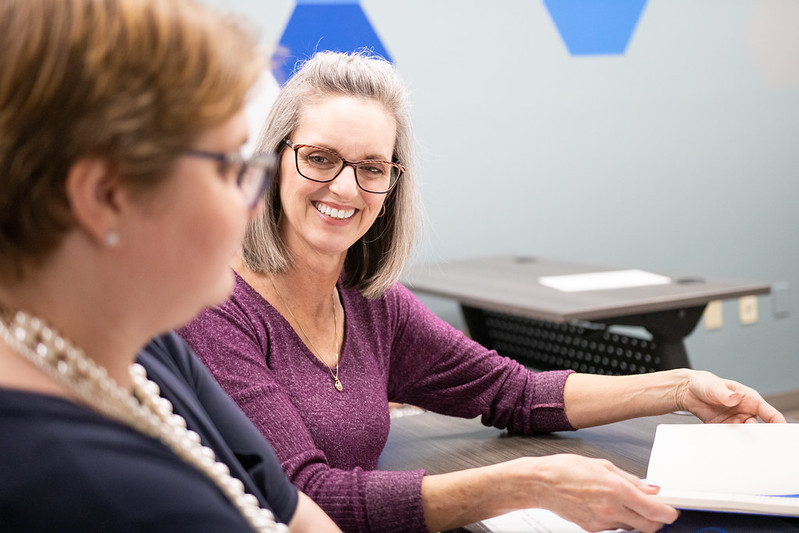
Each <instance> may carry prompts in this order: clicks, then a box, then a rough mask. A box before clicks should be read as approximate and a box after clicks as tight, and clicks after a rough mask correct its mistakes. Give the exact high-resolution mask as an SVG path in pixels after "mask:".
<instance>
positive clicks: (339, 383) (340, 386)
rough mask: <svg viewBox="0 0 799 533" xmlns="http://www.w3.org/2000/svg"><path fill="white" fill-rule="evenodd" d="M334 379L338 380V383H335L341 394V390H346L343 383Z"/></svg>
mask: <svg viewBox="0 0 799 533" xmlns="http://www.w3.org/2000/svg"><path fill="white" fill-rule="evenodd" d="M333 379H335V380H336V383H335V386H336V390H337V391H339V392H341V390H342V389H343V388H344V385H342V384H341V382H340V381H339V380H338V378H333Z"/></svg>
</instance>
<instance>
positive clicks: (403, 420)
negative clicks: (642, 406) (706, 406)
mask: <svg viewBox="0 0 799 533" xmlns="http://www.w3.org/2000/svg"><path fill="white" fill-rule="evenodd" d="M694 422H698V420H697V419H696V418H695V417H694V416H692V415H680V414H668V415H663V416H653V417H646V418H638V419H635V420H627V421H624V422H618V423H615V424H609V425H606V426H599V427H595V428H587V429H581V430H579V431H565V432H560V433H553V434H548V435H537V436H510V435H508V433H507V432H506V431H501V430H499V429H496V428H489V427H485V426H484V425H482V424H481V423H480V419H479V418H475V419H472V420H468V419H463V418H454V417H449V416H444V415H439V414H436V413H431V412H425V413H422V414H416V415H409V416H403V417H400V418H396V419H393V420H392V421H391V432H390V434H389V437H388V443H387V444H386V447H385V449H384V450H383V454H382V455H381V456H380V461H379V464H378V468H379V469H381V470H412V469H415V468H424V469H425V470H427V472H428V473H429V474H444V473H447V472H453V471H456V470H463V469H465V468H473V467H477V466H485V465H490V464H494V463H499V462H502V461H508V460H510V459H515V458H517V457H522V456H542V455H551V454H555V453H576V454H580V455H584V456H586V457H601V458H604V459H608V460H610V461H612V462H613V463H614V464H616V465H617V466H618V467H619V468H623V469H624V470H626V471H628V472H630V473H632V474H635V475H636V476H638V477H644V476H646V467H647V464H648V463H649V452H650V450H651V449H652V441H653V440H654V438H655V429H656V428H657V425H658V424H689V423H694Z"/></svg>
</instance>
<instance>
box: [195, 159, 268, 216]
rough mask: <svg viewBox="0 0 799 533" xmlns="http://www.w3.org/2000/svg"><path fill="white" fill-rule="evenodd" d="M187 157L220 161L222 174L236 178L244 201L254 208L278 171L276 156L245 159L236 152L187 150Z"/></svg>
mask: <svg viewBox="0 0 799 533" xmlns="http://www.w3.org/2000/svg"><path fill="white" fill-rule="evenodd" d="M186 155H190V156H195V157H204V158H206V159H212V160H214V161H218V162H219V164H220V172H221V173H222V174H224V175H225V176H230V175H234V176H236V185H238V187H239V190H241V194H242V195H243V196H244V201H245V202H246V203H247V205H248V206H250V207H254V206H255V205H256V204H257V203H258V200H260V199H261V195H262V194H263V192H264V191H265V190H266V189H267V187H269V185H270V184H271V183H272V179H273V178H274V177H275V171H276V170H277V157H275V155H274V154H269V153H260V154H255V155H253V156H252V157H248V158H245V157H243V156H241V155H240V154H237V153H234V152H209V151H207V150H196V149H194V150H186Z"/></svg>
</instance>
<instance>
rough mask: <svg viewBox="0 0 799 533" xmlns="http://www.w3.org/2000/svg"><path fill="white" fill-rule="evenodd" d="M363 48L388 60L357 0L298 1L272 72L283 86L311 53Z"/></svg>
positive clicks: (350, 50)
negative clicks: (298, 62) (297, 65)
mask: <svg viewBox="0 0 799 533" xmlns="http://www.w3.org/2000/svg"><path fill="white" fill-rule="evenodd" d="M364 48H366V49H369V50H371V51H372V52H373V53H375V54H377V55H379V56H382V57H384V58H386V59H387V60H389V61H391V57H390V56H389V55H388V52H386V49H385V48H384V47H383V44H382V43H381V42H380V38H379V37H378V36H377V33H375V31H374V29H373V28H372V24H371V23H370V22H369V19H368V18H367V17H366V13H364V11H363V9H362V8H361V6H360V4H359V2H358V0H349V1H347V0H337V1H336V0H327V1H325V0H297V5H296V6H295V7H294V12H293V13H292V14H291V18H290V19H289V21H288V24H286V29H285V30H284V31H283V36H282V37H281V38H280V51H279V52H278V53H277V54H275V58H274V59H275V67H274V69H273V71H272V73H273V74H274V76H275V79H277V81H278V83H280V84H281V85H282V84H283V83H285V82H286V80H288V79H289V78H290V77H291V75H292V74H293V73H294V66H295V64H296V63H297V61H298V60H303V59H308V58H309V57H311V56H312V55H313V54H314V52H318V51H320V50H331V51H337V52H352V51H355V50H359V49H364Z"/></svg>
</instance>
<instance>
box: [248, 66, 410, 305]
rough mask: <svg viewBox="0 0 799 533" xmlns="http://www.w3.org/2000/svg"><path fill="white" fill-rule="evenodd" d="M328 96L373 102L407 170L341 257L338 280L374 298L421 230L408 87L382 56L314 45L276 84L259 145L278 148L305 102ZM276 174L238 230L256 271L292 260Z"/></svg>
mask: <svg viewBox="0 0 799 533" xmlns="http://www.w3.org/2000/svg"><path fill="white" fill-rule="evenodd" d="M326 96H351V97H355V98H364V99H368V100H373V101H376V102H378V103H380V104H381V105H383V106H384V107H385V108H386V110H388V112H389V113H391V115H392V116H393V118H394V120H395V122H396V124H397V131H396V134H397V135H396V141H395V143H394V153H393V154H392V157H393V158H394V159H395V160H397V161H399V162H400V163H402V165H403V166H404V167H405V169H406V170H405V172H404V173H403V175H402V177H401V178H400V179H399V181H398V182H397V185H396V186H395V187H394V189H392V191H391V192H390V193H389V194H388V197H387V198H386V200H385V210H386V211H385V215H384V216H382V217H378V218H377V220H376V221H375V223H374V224H372V227H370V228H369V230H367V232H366V234H365V235H364V236H363V237H362V238H361V239H360V240H359V241H358V242H356V243H355V244H354V245H352V246H351V247H350V249H349V250H348V251H347V258H346V260H345V263H344V286H345V287H357V288H358V289H359V290H360V291H361V293H363V295H364V296H366V297H367V298H377V297H379V296H381V295H382V294H383V293H384V292H385V291H386V289H388V288H389V287H390V286H391V284H392V283H394V282H395V281H396V280H397V279H398V278H399V275H400V274H401V272H402V269H403V268H404V267H405V263H406V262H407V260H408V258H409V257H410V254H411V253H412V251H413V246H414V244H415V239H416V234H417V232H418V229H419V213H420V200H419V196H418V191H417V186H416V157H415V150H414V148H415V146H414V138H413V131H412V128H411V119H410V108H409V101H408V94H407V90H406V88H405V85H404V84H403V83H402V81H401V80H400V78H399V75H398V74H397V72H396V71H395V69H394V67H393V66H392V65H391V64H390V63H389V62H388V61H386V60H385V59H382V58H380V57H377V56H374V55H370V54H369V53H368V52H353V53H339V52H318V53H317V54H315V55H314V56H313V57H312V58H311V59H309V60H308V61H306V62H305V63H304V64H303V65H302V67H301V68H300V69H299V70H298V71H297V72H296V73H295V74H294V76H293V77H292V78H291V79H290V80H289V81H288V82H287V83H286V85H285V86H284V87H283V89H282V90H281V91H280V94H279V95H278V97H277V99H276V101H275V103H274V104H273V105H272V108H271V109H270V111H269V115H268V116H267V119H266V122H265V124H264V126H263V130H262V132H261V137H260V140H259V146H258V150H259V151H265V152H276V151H279V150H280V149H282V148H284V145H283V140H284V139H286V138H288V137H290V136H291V134H292V133H293V132H294V130H295V129H296V128H297V127H298V125H299V120H300V116H301V114H302V110H303V108H304V106H306V105H308V104H310V103H313V102H315V101H316V100H318V99H319V98H322V97H326ZM279 181H280V177H279V176H278V178H277V179H275V180H274V182H273V184H272V187H271V188H270V189H269V190H268V191H267V192H266V195H265V202H264V204H265V205H264V209H262V211H261V213H260V214H259V216H258V217H256V218H255V219H253V220H252V221H250V223H249V225H248V227H247V233H246V234H245V236H244V245H243V257H244V261H245V263H246V264H247V266H248V267H249V268H251V269H252V270H254V271H256V272H272V273H278V272H282V271H285V270H287V269H288V268H290V267H291V265H292V264H293V261H294V259H293V258H292V257H291V253H290V252H289V250H288V248H287V246H286V244H285V243H284V242H283V239H282V238H281V237H280V234H279V231H278V222H279V220H280V213H281V205H280V194H279V190H280V189H279Z"/></svg>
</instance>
